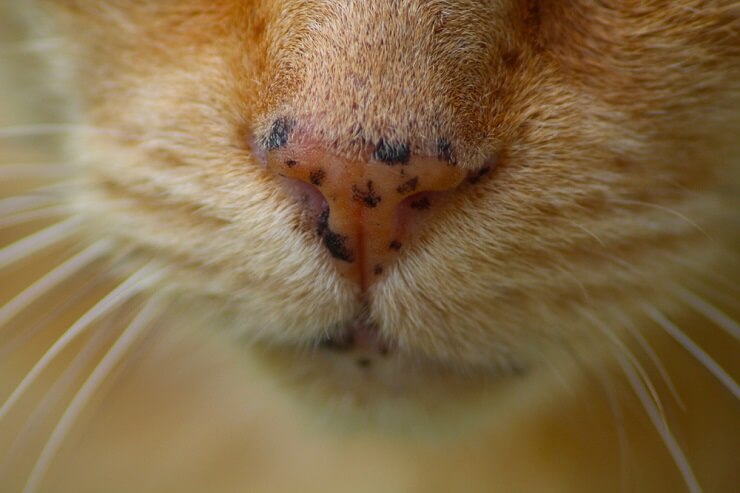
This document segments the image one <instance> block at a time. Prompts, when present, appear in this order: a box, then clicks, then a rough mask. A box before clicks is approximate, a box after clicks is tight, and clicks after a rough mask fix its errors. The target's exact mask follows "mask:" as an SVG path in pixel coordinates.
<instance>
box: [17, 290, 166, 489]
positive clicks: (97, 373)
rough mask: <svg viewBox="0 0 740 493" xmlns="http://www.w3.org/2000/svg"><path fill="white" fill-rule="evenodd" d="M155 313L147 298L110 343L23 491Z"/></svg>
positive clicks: (36, 483)
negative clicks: (146, 301) (143, 304)
mask: <svg viewBox="0 0 740 493" xmlns="http://www.w3.org/2000/svg"><path fill="white" fill-rule="evenodd" d="M157 313H158V305H157V303H156V301H154V300H150V301H149V302H148V303H147V305H146V306H145V307H144V308H143V309H142V310H141V312H139V314H138V315H136V317H135V318H134V320H133V321H132V322H131V323H130V324H129V326H128V327H126V328H125V329H124V330H123V332H122V333H121V335H120V337H119V338H118V339H117V340H116V341H115V342H114V343H113V345H112V346H111V348H110V349H109V350H108V352H107V353H106V354H105V356H103V358H102V359H101V360H100V362H99V363H98V365H97V366H96V367H95V368H94V369H93V371H92V373H90V376H89V377H88V378H87V380H85V382H84V383H83V384H82V386H81V387H80V389H79V391H78V392H77V394H75V396H74V397H73V398H72V401H71V402H70V403H69V406H67V409H66V410H65V411H64V414H63V415H62V417H61V418H60V419H59V422H58V423H57V425H56V427H55V428H54V430H53V431H52V432H51V435H50V436H49V440H48V441H47V442H46V445H44V448H43V449H42V450H41V453H40V454H39V458H38V460H37V461H36V464H35V465H34V466H33V469H32V470H31V474H30V475H29V477H28V481H27V482H26V486H25V487H24V488H23V493H33V492H35V491H36V490H37V489H38V487H39V485H40V483H41V480H42V479H43V477H44V475H45V474H46V472H47V470H48V469H49V466H50V464H51V461H52V460H53V459H54V456H55V455H56V453H57V451H58V450H59V447H60V446H61V445H62V443H63V441H64V438H65V437H66V436H67V434H68V433H69V431H70V430H71V428H72V426H73V425H74V423H75V421H77V419H78V418H79V416H80V414H81V413H82V411H83V409H84V408H85V406H86V405H87V404H88V402H90V400H91V399H92V397H93V395H94V394H95V392H96V391H97V390H98V388H99V387H100V385H101V384H102V383H103V382H104V381H105V379H106V378H107V377H108V375H109V374H110V373H111V371H113V368H115V366H116V365H118V364H119V362H120V361H121V359H122V358H123V357H124V356H125V355H126V353H127V352H128V351H129V349H130V348H131V346H132V345H133V344H134V343H135V342H136V340H137V339H138V338H139V336H140V335H141V333H142V332H143V331H144V330H145V329H147V328H149V327H150V323H151V322H152V320H154V318H155V317H156V314H157Z"/></svg>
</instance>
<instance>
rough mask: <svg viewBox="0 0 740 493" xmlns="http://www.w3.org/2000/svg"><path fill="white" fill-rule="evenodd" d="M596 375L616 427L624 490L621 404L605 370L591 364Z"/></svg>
mask: <svg viewBox="0 0 740 493" xmlns="http://www.w3.org/2000/svg"><path fill="white" fill-rule="evenodd" d="M592 369H593V370H594V371H595V373H596V376H597V378H598V380H599V383H600V384H601V386H602V388H603V389H604V394H605V395H606V399H607V402H608V403H609V410H610V411H611V413H612V417H613V418H614V424H615V425H616V428H617V444H618V447H619V468H620V473H621V474H620V478H621V488H620V489H621V490H622V491H624V490H625V483H626V480H627V477H628V476H629V471H630V468H629V465H630V461H629V460H628V459H629V450H630V445H629V439H628V438H627V433H626V431H625V426H624V415H623V414H622V406H620V405H619V399H617V396H616V395H615V393H614V389H613V387H612V386H611V385H609V378H608V375H607V374H606V371H604V369H603V368H602V367H601V366H599V365H593V368H592Z"/></svg>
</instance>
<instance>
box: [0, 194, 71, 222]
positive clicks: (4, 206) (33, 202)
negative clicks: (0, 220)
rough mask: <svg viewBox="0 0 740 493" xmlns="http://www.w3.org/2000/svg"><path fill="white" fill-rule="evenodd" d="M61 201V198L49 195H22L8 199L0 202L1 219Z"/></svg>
mask: <svg viewBox="0 0 740 493" xmlns="http://www.w3.org/2000/svg"><path fill="white" fill-rule="evenodd" d="M58 201H59V197H55V196H53V195H49V194H34V193H29V194H27V195H21V196H18V197H8V198H6V199H2V200H0V217H2V216H7V215H10V214H15V213H18V212H23V211H27V210H29V209H33V208H35V207H40V206H44V205H52V204H54V203H55V202H58Z"/></svg>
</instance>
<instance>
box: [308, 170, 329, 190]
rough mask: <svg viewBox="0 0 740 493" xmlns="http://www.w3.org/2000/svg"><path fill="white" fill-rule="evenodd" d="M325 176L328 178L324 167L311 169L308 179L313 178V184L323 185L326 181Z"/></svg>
mask: <svg viewBox="0 0 740 493" xmlns="http://www.w3.org/2000/svg"><path fill="white" fill-rule="evenodd" d="M324 178H326V172H325V171H324V170H323V169H317V170H315V171H311V174H310V175H309V176H308V179H309V180H311V183H312V184H313V185H316V186H317V187H320V186H321V184H322V183H323V182H324Z"/></svg>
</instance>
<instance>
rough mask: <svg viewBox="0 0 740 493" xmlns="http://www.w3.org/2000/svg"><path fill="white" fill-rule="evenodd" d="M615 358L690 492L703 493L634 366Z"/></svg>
mask: <svg viewBox="0 0 740 493" xmlns="http://www.w3.org/2000/svg"><path fill="white" fill-rule="evenodd" d="M615 357H616V358H617V361H618V362H619V365H620V366H621V367H622V370H623V371H624V374H625V375H626V376H627V380H629V382H630V385H632V389H633V390H634V391H635V394H637V397H638V399H640V402H641V403H642V407H643V408H644V409H645V412H647V415H648V417H649V418H650V421H652V423H653V426H654V427H655V429H656V430H657V432H658V434H659V435H660V437H661V438H662V439H663V443H665V446H666V448H667V449H668V452H669V453H670V454H671V458H672V459H673V462H674V463H675V464H676V467H678V470H679V472H680V473H681V476H682V477H683V480H684V482H685V483H686V486H687V487H688V488H689V491H690V492H691V493H701V491H702V489H701V486H699V482H698V481H697V480H696V476H695V475H694V471H693V470H692V469H691V464H689V461H688V459H687V458H686V455H685V454H684V453H683V450H682V449H681V446H680V445H679V444H678V442H677V441H676V438H675V437H674V436H673V433H672V432H671V429H670V427H669V426H668V423H667V422H666V421H665V420H664V419H662V417H661V415H660V414H659V413H658V410H657V408H656V407H655V403H654V402H653V401H652V400H651V399H650V396H649V395H648V392H647V391H646V389H645V386H644V385H643V383H642V381H641V380H640V378H639V377H638V376H637V374H636V373H635V372H634V371H633V369H632V366H631V365H630V363H629V362H628V361H627V360H626V359H625V358H624V356H623V355H622V354H620V353H618V352H615Z"/></svg>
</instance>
